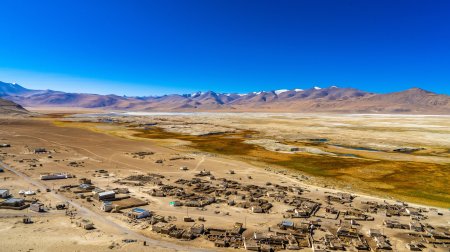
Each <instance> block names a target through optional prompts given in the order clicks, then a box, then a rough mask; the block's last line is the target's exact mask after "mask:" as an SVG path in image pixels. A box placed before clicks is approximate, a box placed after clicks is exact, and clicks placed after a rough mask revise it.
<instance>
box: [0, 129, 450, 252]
mask: <svg viewBox="0 0 450 252" xmlns="http://www.w3.org/2000/svg"><path fill="white" fill-rule="evenodd" d="M18 139H19V138H15V139H13V138H8V137H5V135H3V138H2V141H5V142H4V143H1V148H0V160H1V163H0V164H1V166H2V169H1V170H0V179H1V181H2V183H1V184H0V185H1V186H0V197H1V198H2V199H1V201H0V218H2V217H5V216H8V217H10V216H11V214H13V215H14V216H17V217H19V216H21V217H20V218H21V222H22V223H23V225H29V226H32V225H34V224H33V219H34V218H38V216H39V214H41V215H42V216H46V215H47V216H49V217H47V218H51V216H52V215H51V214H57V215H58V216H66V217H65V218H67V222H70V223H71V224H72V226H73V228H74V229H80V230H84V231H82V232H93V230H96V229H97V230H101V226H102V224H101V223H100V224H98V222H99V220H98V218H92V217H91V218H90V217H89V215H86V214H84V215H83V214H81V213H80V209H81V208H82V209H87V210H86V211H92V212H93V213H95V214H96V215H99V216H105V217H106V218H108V219H109V220H113V221H114V222H117V223H119V224H120V225H123V226H124V227H125V228H127V229H129V230H133V231H135V232H136V233H138V234H140V235H143V237H151V238H152V239H162V240H164V241H166V242H169V243H171V242H174V243H182V244H184V243H189V244H192V245H193V246H199V247H202V248H206V249H225V250H226V249H227V248H234V249H242V250H252V251H281V250H304V251H448V249H449V246H450V229H449V213H448V211H446V210H445V209H438V208H432V207H421V206H415V205H410V204H408V203H405V202H400V201H395V200H382V199H377V198H372V197H368V196H367V197H366V196H363V195H356V194H352V193H347V192H341V191H337V190H332V189H327V188H317V187H313V186H309V185H307V184H304V183H302V182H301V180H300V179H298V178H299V177H297V176H291V177H288V176H289V175H285V174H284V173H283V172H276V171H270V172H271V173H273V176H272V177H270V176H267V175H265V176H263V175H262V172H261V174H259V173H255V172H254V170H248V169H245V168H244V167H242V169H239V167H238V166H234V168H232V167H231V166H228V167H227V168H225V167H224V166H215V165H213V164H214V163H213V161H211V158H209V156H207V155H200V154H198V153H196V154H195V153H194V154H193V153H190V154H183V153H170V154H166V153H164V154H160V153H158V151H157V150H153V149H152V150H149V149H141V150H136V151H131V152H123V153H121V154H120V155H121V156H122V159H121V160H122V161H120V163H122V162H125V161H124V160H129V162H130V163H134V164H137V162H139V164H145V165H144V166H142V167H145V169H137V168H138V167H137V168H136V169H131V168H129V167H128V168H126V167H120V166H121V165H120V163H119V162H118V161H117V162H116V163H113V162H111V161H108V160H99V157H95V155H86V154H85V153H83V154H82V153H81V152H82V151H77V148H75V147H71V146H61V145H58V144H55V143H52V142H45V141H37V142H38V143H33V145H31V144H26V143H25V140H26V139H27V137H24V138H23V139H21V140H22V141H20V140H19V141H17V140H18ZM39 142H40V143H39ZM135 148H139V146H137V147H135ZM116 155H119V154H116ZM208 158H209V159H208ZM205 160H210V161H208V162H207V161H205ZM230 162H231V161H230ZM267 172H268V171H267V170H265V171H264V173H267ZM23 180H25V181H23ZM75 206H78V209H77V207H75ZM49 214H50V215H49ZM5 218H6V217H5ZM120 243H122V246H126V244H128V243H134V244H140V245H139V246H142V247H146V246H147V247H149V249H150V248H151V247H150V246H149V243H148V242H147V241H146V240H142V239H139V238H138V239H126V238H124V239H122V241H120ZM109 247H110V249H114V248H119V247H120V245H117V244H116V245H114V243H113V244H112V245H109Z"/></svg>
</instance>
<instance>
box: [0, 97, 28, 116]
mask: <svg viewBox="0 0 450 252" xmlns="http://www.w3.org/2000/svg"><path fill="white" fill-rule="evenodd" d="M28 113H29V112H28V111H27V110H26V109H24V108H23V107H22V106H20V105H18V104H16V103H14V102H12V101H8V100H4V99H0V116H2V115H8V116H10V115H27V114H28Z"/></svg>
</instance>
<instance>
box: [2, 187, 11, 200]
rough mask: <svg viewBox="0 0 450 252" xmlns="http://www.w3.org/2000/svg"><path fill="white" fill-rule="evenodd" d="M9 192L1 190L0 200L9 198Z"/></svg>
mask: <svg viewBox="0 0 450 252" xmlns="http://www.w3.org/2000/svg"><path fill="white" fill-rule="evenodd" d="M9 195H10V194H9V190H8V189H0V198H2V199H4V198H8V197H9Z"/></svg>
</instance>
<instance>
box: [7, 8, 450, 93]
mask: <svg viewBox="0 0 450 252" xmlns="http://www.w3.org/2000/svg"><path fill="white" fill-rule="evenodd" d="M432 2H433V4H430V2H429V1H395V2H391V1H325V0H324V1H280V2H279V3H278V4H277V5H276V6H274V5H273V3H272V2H270V1H176V0H173V1H151V2H149V1H132V2H128V3H124V2H121V1H103V2H102V1H96V2H95V3H94V2H91V1H80V2H73V3H71V2H59V1H40V2H27V3H26V5H24V4H23V3H21V2H18V1H5V2H2V3H1V4H0V7H1V8H2V9H3V10H5V11H4V13H2V15H1V16H0V29H1V30H2V31H3V36H4V37H5V38H7V39H3V40H1V41H0V55H1V57H0V81H4V82H17V83H19V84H21V85H22V86H24V87H26V88H32V89H53V90H58V91H66V92H83V93H98V94H117V95H130V96H142V95H161V94H171V93H192V92H195V91H207V90H212V91H216V92H223V93H227V92H233V93H248V92H252V91H262V90H264V91H269V90H276V89H294V88H303V89H307V88H311V87H313V86H321V87H328V86H332V85H336V86H339V87H353V88H358V89H361V90H365V91H370V92H376V93H387V92H395V91H400V90H405V89H409V88H412V87H420V88H423V89H426V90H429V91H433V92H436V93H443V94H450V85H449V83H450V76H449V75H448V69H450V48H449V47H448V44H450V33H449V31H450V17H449V16H448V15H447V13H448V11H449V10H450V2H448V1H432Z"/></svg>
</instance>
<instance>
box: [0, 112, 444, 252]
mask: <svg viewBox="0 0 450 252" xmlns="http://www.w3.org/2000/svg"><path fill="white" fill-rule="evenodd" d="M40 112H41V113H42V111H40ZM79 112H80V111H77V113H79ZM449 119H450V118H449V117H445V116H393V115H376V116H373V115H325V114H319V115H313V114H310V115H308V114H257V113H243V114H232V113H223V114H209V113H199V114H166V113H159V114H139V113H126V114H123V113H114V114H111V113H107V114H103V113H99V114H86V113H84V114H83V113H82V114H73V113H65V114H61V113H55V111H52V112H51V113H50V114H47V115H43V116H38V117H34V118H2V119H1V120H0V144H7V145H8V146H7V147H6V145H5V147H3V148H1V149H0V160H1V163H0V166H2V167H3V169H4V172H2V173H0V181H2V182H1V184H0V189H7V190H9V192H10V193H11V194H12V197H14V198H24V199H25V202H26V203H30V204H34V203H35V202H36V201H37V202H40V203H42V204H43V205H44V208H45V212H35V211H32V210H31V209H30V208H29V207H28V208H24V209H21V210H16V209H0V222H1V223H2V225H1V228H0V234H1V235H2V236H3V237H4V239H3V240H4V242H3V243H2V249H6V250H5V251H61V249H62V248H64V249H65V250H67V251H93V250H95V251H111V250H112V251H114V250H115V251H213V250H223V251H226V250H229V249H230V248H222V246H225V247H226V246H230V247H233V246H235V247H238V248H240V249H245V247H247V248H248V249H250V248H253V249H254V248H256V249H258V248H259V249H261V250H262V249H270V248H272V249H275V250H283V249H288V248H290V249H297V250H303V251H325V250H326V249H331V247H330V246H335V247H334V248H333V249H335V250H344V249H345V250H356V249H358V248H359V249H361V248H365V249H371V250H376V249H377V248H379V247H381V246H386V247H385V248H384V249H388V247H389V248H390V249H391V250H394V251H408V250H409V247H411V246H413V247H414V246H417V248H419V249H421V250H422V251H448V244H449V241H450V236H449V232H450V231H449V228H450V224H449V223H450V216H449V214H450V213H449V211H448V207H449V206H450V198H449V194H450V193H449V192H450V188H449V186H448V184H449V183H448V182H449V181H448V180H449V177H450V176H449V173H450V168H449V163H450V152H449V150H450V120H449ZM46 173H67V174H71V175H75V177H68V178H66V179H58V180H41V177H40V176H41V175H42V174H46ZM83 178H84V180H83ZM88 180H89V182H87V181H88ZM86 184H87V185H89V186H92V188H95V189H92V190H85V189H82V187H81V185H86ZM97 189H102V190H99V191H98V192H100V193H101V192H103V191H106V192H109V191H114V192H115V193H116V195H115V198H114V199H111V202H113V204H114V205H115V207H116V208H115V209H114V210H112V211H103V210H102V209H101V207H102V206H103V205H104V204H105V201H106V200H101V199H97V198H96V196H95V193H96V192H95V190H97ZM20 191H33V192H34V193H35V194H34V195H23V194H20ZM98 195H100V194H99V193H97V197H100V196H98ZM211 198H214V200H210V199H211ZM61 202H63V203H65V204H66V205H67V208H66V209H64V210H57V209H56V205H57V204H60V203H61ZM174 202H176V203H177V204H174ZM198 202H203V203H201V206H196V205H195V204H198ZM204 202H206V203H204ZM178 204H179V206H178ZM190 204H191V205H190ZM136 206H138V207H139V208H141V209H144V210H148V212H149V213H151V215H152V217H147V218H143V219H136V218H133V217H132V216H131V215H130V212H131V209H133V208H134V207H136ZM188 206H189V207H188ZM116 210H117V211H116ZM24 217H29V218H31V220H32V223H31V224H24V223H23V218H24ZM186 217H188V218H186ZM81 220H86V221H88V222H89V223H93V225H94V227H95V228H94V229H92V230H86V229H83V227H79V226H78V225H77V223H79V222H80V221H81ZM283 220H287V224H286V223H285V224H284V225H283V224H282V221H283ZM291 222H292V225H291V224H290V223H291ZM158 223H161V224H163V225H162V226H164V227H168V226H169V225H174V226H176V228H175V229H174V227H172V229H171V230H172V231H171V232H170V233H167V234H161V232H157V231H156V230H157V228H156V227H157V226H158ZM239 223H240V225H239ZM392 223H394V224H392ZM193 225H197V226H199V225H203V226H204V228H205V230H208V231H205V232H202V234H201V235H198V237H197V236H196V237H189V238H184V239H178V238H177V237H175V236H177V234H176V232H173V231H174V230H175V231H176V230H180V234H181V233H183V234H187V233H189V232H193V228H192V227H193ZM236 227H238V231H236ZM233 230H234V231H233ZM344 231H345V232H344ZM377 232H378V233H379V234H378V235H377V234H376V233H377ZM183 237H184V236H183ZM258 237H259V238H258ZM261 237H264V238H261ZM194 238H195V239H194ZM244 244H246V245H244ZM280 244H281V245H280ZM333 244H334V245H333ZM338 244H340V245H342V246H341V247H340V246H338ZM386 244H387V245H386ZM253 245H254V246H253ZM219 247H220V248H219ZM320 249H323V250H320ZM0 250H1V249H0Z"/></svg>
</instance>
